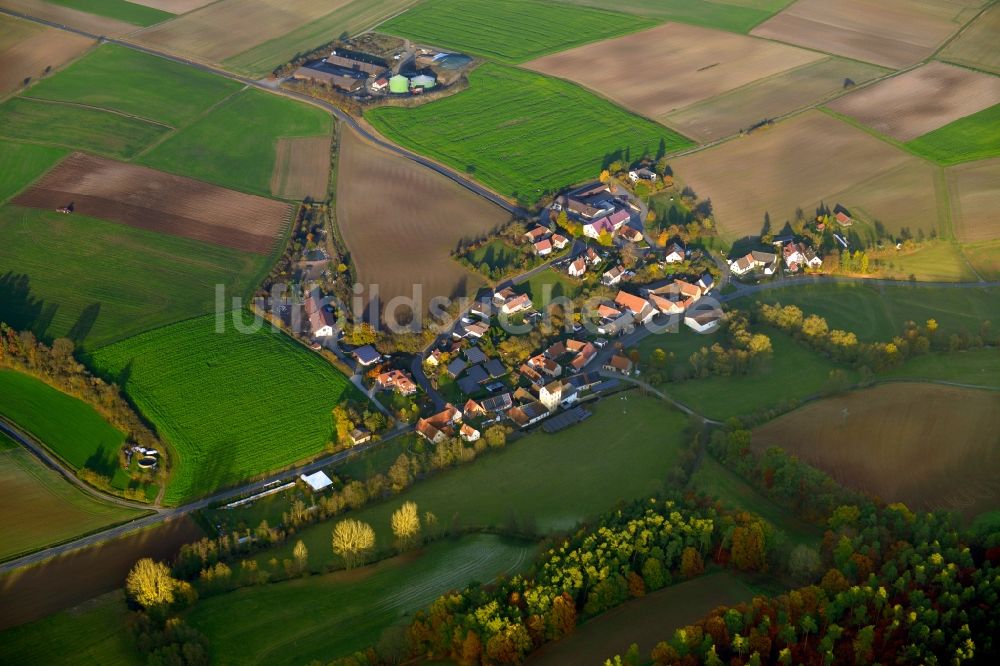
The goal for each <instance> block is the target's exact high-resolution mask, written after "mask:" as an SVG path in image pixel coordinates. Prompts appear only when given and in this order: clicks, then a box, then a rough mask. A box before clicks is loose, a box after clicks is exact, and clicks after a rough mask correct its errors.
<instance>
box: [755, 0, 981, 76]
mask: <svg viewBox="0 0 1000 666" xmlns="http://www.w3.org/2000/svg"><path fill="white" fill-rule="evenodd" d="M982 4H983V0H943V1H941V0H939V1H937V2H927V1H926V0H798V2H795V3H792V4H791V5H790V6H788V7H787V8H785V9H784V10H783V11H781V12H780V13H778V14H776V15H775V16H773V17H772V18H770V19H768V20H767V21H764V23H762V24H760V25H759V26H757V27H756V28H754V29H753V30H752V31H751V33H750V34H752V35H757V36H759V37H767V38H770V39H777V40H778V41H782V42H787V43H789V44H797V45H798V46H805V47H806V48H811V49H818V50H821V51H826V52H827V53H833V54H836V55H841V56H846V57H848V58H855V59H856V60H864V61H867V62H873V63H875V64H877V65H885V66H886V67H896V68H900V67H905V66H907V65H912V64H913V63H915V62H919V61H921V60H923V59H924V58H926V57H928V56H930V55H931V54H932V53H934V50H935V49H936V48H937V47H938V46H940V45H941V43H942V42H944V40H946V39H947V38H948V37H949V36H950V35H951V34H952V33H954V32H956V31H957V30H958V29H959V28H961V27H962V24H963V23H965V21H968V20H969V19H970V18H972V16H973V15H974V13H975V11H976V8H978V7H980V6H982Z"/></svg>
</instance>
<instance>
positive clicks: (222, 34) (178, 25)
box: [133, 0, 350, 63]
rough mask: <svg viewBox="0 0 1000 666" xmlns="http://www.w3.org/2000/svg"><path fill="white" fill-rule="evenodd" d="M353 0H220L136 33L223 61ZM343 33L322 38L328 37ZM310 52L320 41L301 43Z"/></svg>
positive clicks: (148, 41)
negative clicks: (247, 0)
mask: <svg viewBox="0 0 1000 666" xmlns="http://www.w3.org/2000/svg"><path fill="white" fill-rule="evenodd" d="M349 1H350V0H254V1H253V2H250V3H248V2H246V1H245V0H221V1H220V2H213V3H211V4H208V5H206V6H204V7H202V8H200V9H196V10H195V11H193V12H190V13H188V14H184V15H183V16H179V17H177V18H174V19H173V20H171V21H167V22H165V23H161V24H159V25H156V26H153V27H151V28H147V29H145V30H143V31H141V32H138V33H136V34H135V35H133V39H135V40H136V41H137V42H139V43H140V44H145V45H146V46H149V47H151V48H155V49H160V50H163V51H167V52H169V53H178V54H181V55H184V56H188V57H192V58H195V59H198V60H205V61H208V62H216V63H219V62H222V61H223V60H226V59H227V58H230V57H232V56H235V55H238V54H240V53H243V52H244V51H247V50H249V49H251V48H253V47H254V46H256V45H258V44H263V43H265V42H268V41H269V40H272V39H276V38H279V37H281V36H282V35H285V34H286V33H289V32H291V31H293V30H295V29H296V28H300V27H302V26H304V25H306V24H308V23H310V22H312V21H314V20H316V19H319V18H321V17H323V16H324V15H326V14H329V13H330V12H332V11H334V10H336V9H338V8H340V7H343V6H344V5H347V4H348V2H349ZM339 33H340V31H336V32H331V34H330V35H329V36H328V37H327V39H324V40H322V41H330V39H332V38H334V37H336V36H337V35H338V34H339ZM301 46H302V48H300V50H309V49H311V48H313V47H315V46H318V44H302V45H301Z"/></svg>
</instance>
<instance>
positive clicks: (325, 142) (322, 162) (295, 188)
mask: <svg viewBox="0 0 1000 666" xmlns="http://www.w3.org/2000/svg"><path fill="white" fill-rule="evenodd" d="M276 152H277V157H276V158H275V160H274V173H272V174H271V194H273V195H274V196H276V197H282V198H284V199H304V198H306V197H311V198H312V199H314V200H316V201H323V200H325V199H326V197H327V189H328V188H329V186H330V137H329V136H313V137H295V138H290V139H278V145H277V148H276Z"/></svg>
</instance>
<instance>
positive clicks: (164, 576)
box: [125, 557, 179, 608]
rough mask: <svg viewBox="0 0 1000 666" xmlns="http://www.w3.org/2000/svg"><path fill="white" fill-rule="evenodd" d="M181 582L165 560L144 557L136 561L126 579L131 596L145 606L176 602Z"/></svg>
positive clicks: (126, 585)
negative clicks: (171, 572)
mask: <svg viewBox="0 0 1000 666" xmlns="http://www.w3.org/2000/svg"><path fill="white" fill-rule="evenodd" d="M178 586H179V582H178V581H177V580H176V579H175V578H174V577H173V576H171V575H170V569H169V568H168V567H167V565H166V564H164V563H163V562H155V561H153V560H152V559H150V558H148V557H144V558H142V559H141V560H139V561H138V562H136V563H135V566H134V567H132V570H131V571H129V572H128V577H127V578H126V579H125V590H126V591H127V592H128V594H129V596H130V597H132V598H133V599H135V601H136V602H137V603H138V604H139V605H140V606H143V607H145V608H150V607H153V606H168V605H170V604H172V603H173V602H174V598H175V594H176V592H177V589H178Z"/></svg>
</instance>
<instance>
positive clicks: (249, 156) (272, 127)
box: [138, 89, 333, 196]
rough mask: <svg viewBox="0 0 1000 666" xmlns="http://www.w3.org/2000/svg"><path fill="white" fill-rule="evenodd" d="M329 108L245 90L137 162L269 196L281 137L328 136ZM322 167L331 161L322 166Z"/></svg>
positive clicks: (329, 124)
mask: <svg viewBox="0 0 1000 666" xmlns="http://www.w3.org/2000/svg"><path fill="white" fill-rule="evenodd" d="M332 124H333V121H332V119H331V117H330V115H329V114H328V113H326V112H325V111H323V110H321V109H318V108H315V107H312V106H308V105H306V104H301V103H299V102H294V101H292V100H290V99H285V98H282V97H279V96H277V95H271V94H269V93H266V92H263V91H260V90H253V89H249V90H244V91H242V92H240V93H238V94H236V95H234V96H233V97H230V98H229V99H227V100H225V101H224V102H223V103H222V104H220V105H218V106H216V107H214V108H213V109H212V110H211V111H210V112H209V113H208V114H207V115H204V116H202V117H200V118H199V119H198V120H196V121H195V122H194V123H192V124H191V125H188V126H187V127H185V128H184V129H182V130H181V131H179V132H177V133H176V134H174V135H172V136H170V137H168V138H167V139H166V140H165V141H163V142H162V143H160V144H157V145H156V146H155V147H154V148H152V150H150V151H149V152H146V153H144V154H143V155H142V157H140V158H139V160H138V161H139V162H141V163H142V164H145V165H147V166H151V167H153V168H155V169H162V170H163V171H169V172H171V173H176V174H180V175H185V176H191V177H194V178H199V179H201V180H207V181H208V182H210V183H215V184H217V185H222V186H224V187H232V188H234V189H237V190H242V191H244V192H251V193H253V194H260V195H263V196H269V195H270V194H271V178H272V176H273V174H274V169H275V164H276V163H277V161H278V155H277V152H278V148H277V142H278V139H281V138H288V137H315V136H329V135H330V132H331V131H332ZM318 168H320V169H323V170H324V172H325V171H326V170H328V169H329V164H328V163H325V164H323V165H319V166H318Z"/></svg>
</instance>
